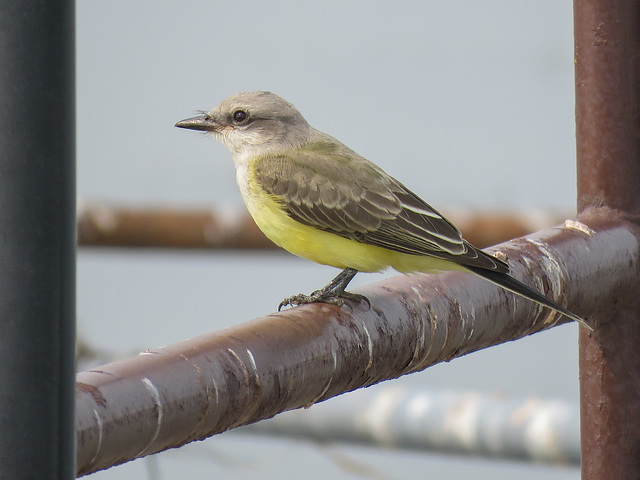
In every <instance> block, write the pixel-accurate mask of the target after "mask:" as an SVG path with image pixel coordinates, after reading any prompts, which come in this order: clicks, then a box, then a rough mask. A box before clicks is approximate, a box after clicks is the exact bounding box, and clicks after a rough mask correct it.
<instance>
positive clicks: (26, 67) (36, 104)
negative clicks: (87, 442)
mask: <svg viewBox="0 0 640 480" xmlns="http://www.w3.org/2000/svg"><path fill="white" fill-rule="evenodd" d="M74 34H75V25H74V3H73V2H72V1H70V0H61V1H43V0H24V1H20V2H14V1H10V0H2V1H0V156H1V157H0V331H1V332H2V333H1V337H0V338H1V339H2V340H1V341H0V378H1V379H2V381H0V405H1V408H0V432H2V435H1V436H0V477H2V478H11V479H44V478H47V479H71V478H74V474H75V468H74V467H75V461H74V460H75V442H74V393H75V392H74V384H73V379H74V370H75V362H74V349H75V344H74V331H75V330H74V329H75V305H74V301H75V228H74V227H75V102H74V75H75V65H74V54H75V52H74V49H75V46H74Z"/></svg>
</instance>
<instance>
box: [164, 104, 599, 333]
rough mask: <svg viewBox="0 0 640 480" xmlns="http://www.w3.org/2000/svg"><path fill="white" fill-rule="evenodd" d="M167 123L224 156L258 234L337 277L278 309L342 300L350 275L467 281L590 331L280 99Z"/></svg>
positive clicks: (359, 299)
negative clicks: (207, 139) (393, 273)
mask: <svg viewBox="0 0 640 480" xmlns="http://www.w3.org/2000/svg"><path fill="white" fill-rule="evenodd" d="M198 113H199V115H197V116H195V117H191V118H187V119H185V120H181V121H179V122H177V123H176V124H175V126H176V127H179V128H185V129H190V130H197V131H202V132H205V133H208V134H211V135H213V136H214V137H215V138H216V139H218V140H220V141H221V142H222V143H223V144H224V145H225V146H226V147H227V149H228V150H229V151H230V153H231V156H232V158H233V161H234V164H235V167H236V181H237V184H238V187H239V189H240V193H241V195H242V198H243V200H244V202H245V205H246V206H247V209H248V210H249V212H250V214H251V216H252V217H253V219H254V220H255V222H256V224H257V225H258V227H259V228H260V229H261V230H262V232H263V233H264V234H265V235H266V237H268V238H269V239H270V240H271V241H273V242H274V243H275V244H276V245H278V246H280V247H282V248H284V249H285V250H287V251H289V252H290V253H292V254H294V255H297V256H299V257H303V258H306V259H309V260H312V261H314V262H316V263H320V264H325V265H330V266H333V267H336V268H339V269H341V272H340V273H339V274H338V275H337V276H336V277H335V278H334V279H333V280H331V282H329V284H327V285H326V286H325V287H323V288H321V289H319V290H316V291H314V292H313V293H311V294H310V295H305V294H298V295H293V296H291V297H288V298H285V299H284V300H283V301H282V302H281V303H280V305H279V306H278V310H280V309H282V308H283V307H285V306H289V305H291V306H297V305H303V304H309V303H328V304H334V305H337V306H342V305H344V304H345V301H346V300H351V301H354V302H366V303H367V304H369V306H371V303H370V301H369V299H368V298H367V297H365V296H363V295H360V294H356V293H352V292H348V291H346V288H347V286H348V284H349V282H350V281H351V280H352V279H353V277H354V276H355V275H356V274H357V273H358V272H379V271H382V270H385V269H387V268H388V267H392V268H394V269H395V270H397V271H399V272H401V273H414V272H426V273H439V272H443V271H449V270H457V271H464V272H471V273H473V274H476V275H478V276H480V277H482V278H484V279H486V280H488V281H489V282H492V283H494V284H496V285H498V286H500V287H502V288H504V289H506V290H508V291H510V292H512V293H515V294H516V295H520V296H522V297H524V298H527V299H529V300H531V301H533V302H536V303H538V304H541V305H544V306H546V307H549V308H551V309H553V310H555V311H557V312H559V313H561V314H562V315H564V316H566V317H568V318H570V319H572V320H575V321H577V322H579V323H580V324H582V325H584V326H586V327H587V328H589V329H590V327H589V326H588V325H587V323H586V322H585V321H584V320H583V319H582V318H581V317H579V316H578V315H576V314H574V313H573V312H571V311H570V310H568V309H567V308H565V307H563V306H562V305H560V304H558V303H556V302H555V301H553V300H551V299H550V298H548V297H546V296H545V295H543V294H542V293H540V292H538V291H536V290H534V289H532V288H530V287H529V286H527V285H525V284H524V283H522V282H520V281H519V280H516V279H515V278H514V277H512V276H511V275H510V274H509V265H508V264H507V263H505V262H504V261H502V260H500V259H498V258H496V257H494V256H492V255H489V254H487V253H485V252H483V251H482V250H480V249H478V248H476V247H474V246H473V245H471V244H470V243H469V242H468V241H467V240H465V239H464V238H463V237H462V234H461V232H460V230H458V228H457V227H455V226H454V225H453V224H452V223H451V222H450V221H449V220H447V219H446V218H445V217H444V216H443V215H441V214H440V213H439V212H438V211H436V210H435V209H434V208H433V207H432V206H431V205H429V204H428V203H426V202H425V201H424V200H422V199H421V198H420V197H419V196H418V195H416V194H415V193H413V192H412V191H411V190H409V189H408V188H407V187H405V186H404V185H403V184H402V183H400V182H399V181H398V180H396V179H395V178H393V177H392V176H391V175H389V174H387V173H386V172H385V171H384V170H383V169H382V168H380V167H379V166H377V165H376V164H374V163H373V162H371V161H369V160H367V159H366V158H364V157H362V156H361V155H359V154H358V153H356V152H355V151H353V150H352V149H350V148H349V147H347V146H346V145H344V144H343V143H341V142H340V141H339V140H337V139H335V138H333V137H332V136H330V135H328V134H326V133H323V132H321V131H319V130H317V129H315V128H313V127H312V126H311V125H309V123H308V122H307V121H306V120H305V118H304V117H303V116H302V114H301V113H300V112H299V111H298V110H297V109H296V108H295V107H294V106H293V105H292V104H291V103H289V102H288V101H286V100H285V99H284V98H282V97H280V96H278V95H276V94H274V93H271V92H267V91H256V92H240V93H236V94H235V95H232V96H230V97H229V98H227V99H225V100H223V101H222V102H221V103H220V104H219V105H218V106H217V107H215V108H213V109H212V110H210V111H199V112H198Z"/></svg>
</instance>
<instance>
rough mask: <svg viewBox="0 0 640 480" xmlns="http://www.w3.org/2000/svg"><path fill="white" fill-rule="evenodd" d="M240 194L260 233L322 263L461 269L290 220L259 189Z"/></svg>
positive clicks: (371, 267) (375, 269)
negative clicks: (367, 243)
mask: <svg viewBox="0 0 640 480" xmlns="http://www.w3.org/2000/svg"><path fill="white" fill-rule="evenodd" d="M256 190H257V189H251V190H250V191H248V192H243V193H247V194H248V195H246V194H245V195H243V197H244V200H245V203H246V205H247V208H248V210H249V212H250V213H251V216H252V217H253V219H254V220H255V222H256V224H257V225H258V227H259V228H260V230H262V232H263V233H264V234H265V235H266V236H267V238H269V239H270V240H271V241H272V242H273V243H275V244H276V245H278V246H280V247H282V248H284V249H285V250H287V251H288V252H290V253H293V254H294V255H297V256H299V257H303V258H306V259H309V260H312V261H314V262H316V263H320V264H323V265H330V266H333V267H337V268H347V267H349V268H354V269H356V270H359V271H361V272H379V271H381V270H384V269H385V268H387V267H392V268H394V269H395V270H398V271H399V272H404V273H408V272H439V271H444V270H464V269H463V268H462V267H459V266H457V265H455V264H454V263H452V262H448V261H445V260H440V259H437V258H433V257H428V256H423V255H408V254H404V253H399V252H395V251H393V250H388V249H386V248H382V247H377V246H373V245H366V244H364V243H360V242H356V241H355V240H349V239H348V238H344V237H340V236H338V235H335V234H333V233H329V232H325V231H322V230H318V229H316V228H313V227H310V226H308V225H304V224H302V223H299V222H297V221H295V220H293V219H292V218H291V217H289V215H287V213H286V211H285V210H284V209H283V208H282V207H281V206H280V204H279V203H278V202H277V200H276V199H275V198H274V197H273V196H271V195H268V194H267V193H265V192H264V191H262V190H258V191H256Z"/></svg>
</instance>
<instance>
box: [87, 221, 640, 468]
mask: <svg viewBox="0 0 640 480" xmlns="http://www.w3.org/2000/svg"><path fill="white" fill-rule="evenodd" d="M638 245H640V231H639V230H638V228H636V227H634V226H633V224H629V223H625V222H621V221H616V220H610V219H607V218H602V219H593V221H592V223H591V224H590V225H589V226H586V225H583V224H579V223H576V222H567V223H566V225H565V228H554V229H549V230H546V231H543V232H539V233H537V234H534V235H531V236H529V237H526V238H521V239H518V240H515V241H511V242H508V243H506V244H503V245H500V246H498V247H495V248H493V249H492V250H493V252H499V254H500V255H502V256H504V257H506V258H507V259H508V260H509V262H510V264H511V266H512V271H513V274H514V275H515V276H516V277H519V278H523V277H526V278H527V279H529V281H528V283H529V284H531V285H532V286H534V287H536V288H539V289H543V290H544V291H546V292H547V294H548V295H549V296H551V297H552V298H554V299H556V300H558V301H560V302H561V303H564V304H566V305H567V306H568V307H569V308H570V309H572V310H574V311H575V312H576V313H578V314H581V315H582V316H586V317H587V318H588V317H589V316H590V315H591V313H592V312H601V311H604V310H606V306H607V305H608V303H609V302H611V300H612V298H619V297H621V296H625V295H626V296H630V295H632V293H630V292H629V288H630V286H633V285H637V284H638V279H639V277H640V272H639V267H638V266H639V265H640V259H639V256H640V253H639V252H640V250H639V248H638ZM359 291H360V293H363V294H365V295H367V296H368V297H369V299H370V300H371V308H370V309H368V308H367V306H366V305H359V306H354V307H353V309H352V310H351V309H350V308H349V307H348V306H345V307H342V308H338V307H335V306H331V305H321V304H316V305H307V306H304V307H298V308H294V309H290V310H286V311H283V312H280V313H277V314H272V315H268V316H266V317H262V318H259V319H256V320H254V321H251V322H247V323H244V324H241V325H238V326H235V327H232V328H229V329H226V330H222V331H220V332H217V333H211V334H207V335H203V336H201V337H197V338H193V339H190V340H186V341H184V342H181V343H178V344H174V345H170V346H167V347H162V348H159V349H157V350H153V351H147V352H144V353H142V354H140V355H139V356H137V357H135V358H131V359H127V360H122V361H117V362H113V363H110V364H108V365H105V366H102V367H99V368H96V369H92V370H89V371H85V372H81V373H79V374H78V376H77V445H78V461H77V465H78V474H80V475H84V474H87V473H91V472H94V471H97V470H100V469H104V468H107V467H109V466H112V465H117V464H120V463H123V462H126V461H128V460H132V459H134V458H137V457H141V456H145V455H149V454H152V453H155V452H159V451H162V450H165V449H167V448H171V447H177V446H180V445H183V444H185V443H187V442H190V441H193V440H198V439H203V438H206V437H208V436H211V435H214V434H216V433H220V432H224V431H225V430H228V429H230V428H234V427H237V426H240V425H245V424H249V423H253V422H256V421H258V420H261V419H265V418H269V417H272V416H273V415H276V414H277V413H279V412H282V411H285V410H291V409H295V408H300V407H303V406H308V405H312V404H314V403H316V402H320V401H323V400H326V399H328V398H331V397H333V396H336V395H339V394H341V393H344V392H348V391H351V390H355V389H357V388H360V387H365V386H368V385H372V384H374V383H377V382H380V381H383V380H387V379H392V378H396V377H399V376H401V375H405V374H407V373H411V372H416V371H420V370H423V369H424V368H426V367H428V366H430V365H434V364H436V363H438V362H442V361H447V360H451V359H453V358H455V357H458V356H461V355H464V354H467V353H470V352H473V351H476V350H479V349H482V348H486V347H489V346H492V345H497V344H499V343H503V342H506V341H510V340H515V339H518V338H521V337H523V336H525V335H529V334H531V333H534V332H537V331H539V330H541V329H544V328H548V327H551V326H553V325H555V324H557V323H560V322H564V321H566V320H565V318H564V317H560V316H558V315H557V314H555V313H554V312H551V311H549V310H547V309H544V308H542V307H539V306H538V305H537V304H533V303H532V302H529V301H527V300H524V299H521V298H518V297H515V296H513V295H512V294H510V293H508V292H505V291H504V290H501V289H499V288H498V287H495V286H493V285H492V284H490V283H488V282H486V281H484V280H482V279H479V278H477V277H475V276H473V275H470V274H465V273H460V272H456V273H447V274H442V275H424V274H420V275H408V276H399V277H395V278H391V279H387V280H384V281H382V282H379V283H376V284H372V285H369V286H368V287H366V288H363V289H361V290H359ZM634 293H635V292H634Z"/></svg>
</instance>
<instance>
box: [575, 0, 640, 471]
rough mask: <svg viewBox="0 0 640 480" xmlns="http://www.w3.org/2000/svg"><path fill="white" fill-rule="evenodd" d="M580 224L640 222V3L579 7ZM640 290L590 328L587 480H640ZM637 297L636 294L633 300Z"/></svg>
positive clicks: (590, 2)
mask: <svg viewBox="0 0 640 480" xmlns="http://www.w3.org/2000/svg"><path fill="white" fill-rule="evenodd" d="M574 23H575V27H574V32H575V74H576V139H577V154H578V211H579V218H580V219H581V220H582V221H584V222H586V223H589V222H590V221H591V219H592V218H597V217H608V218H624V219H626V220H628V221H631V222H633V223H635V225H639V224H640V3H638V2H633V1H627V0H607V1H605V0H576V1H575V2H574ZM639 292H640V284H639V283H638V282H637V281H636V282H634V283H632V284H630V285H627V286H626V288H624V289H623V290H622V291H620V292H618V294H617V295H614V296H612V297H611V298H610V299H609V300H608V301H607V302H606V304H605V305H603V307H604V308H601V309H600V310H599V311H598V312H594V315H593V320H594V321H595V324H596V328H595V330H594V332H593V333H592V334H588V333H587V332H584V331H581V332H580V341H579V342H580V392H581V394H580V399H581V417H582V420H581V442H582V478H583V479H585V480H587V479H588V480H596V479H603V478H640V294H639ZM629 293H632V295H629Z"/></svg>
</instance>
